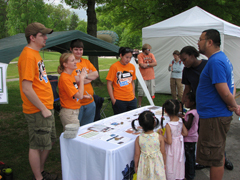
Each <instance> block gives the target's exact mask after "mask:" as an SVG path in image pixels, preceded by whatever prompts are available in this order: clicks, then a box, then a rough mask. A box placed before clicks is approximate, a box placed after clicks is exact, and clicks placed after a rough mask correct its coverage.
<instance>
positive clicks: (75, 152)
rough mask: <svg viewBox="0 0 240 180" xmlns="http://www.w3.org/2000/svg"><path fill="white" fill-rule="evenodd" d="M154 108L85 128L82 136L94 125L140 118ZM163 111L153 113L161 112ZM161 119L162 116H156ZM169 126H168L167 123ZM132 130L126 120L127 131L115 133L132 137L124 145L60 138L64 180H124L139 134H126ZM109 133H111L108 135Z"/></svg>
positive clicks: (81, 138) (80, 138) (110, 118)
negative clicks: (128, 130) (146, 111)
mask: <svg viewBox="0 0 240 180" xmlns="http://www.w3.org/2000/svg"><path fill="white" fill-rule="evenodd" d="M149 107H151V106H145V107H142V108H138V109H135V110H132V111H128V112H126V113H123V114H119V115H115V116H111V117H109V118H106V119H103V120H101V121H97V122H95V123H91V124H88V125H85V126H82V127H80V128H79V130H78V135H79V134H82V133H83V132H86V131H87V128H88V127H90V126H93V125H94V124H98V123H99V124H107V123H111V122H113V121H115V120H118V119H121V120H120V121H122V119H124V118H126V117H127V118H128V119H129V117H131V119H132V118H138V116H137V115H138V114H139V113H141V112H142V111H144V110H148V108H149ZM157 110H161V108H160V107H159V109H156V110H152V111H153V112H154V111H157ZM156 116H157V118H159V120H160V117H161V115H156ZM164 124H165V123H164ZM130 127H131V122H129V121H124V125H123V129H118V130H116V131H115V133H117V134H119V135H122V136H124V137H128V138H131V140H130V141H128V142H126V143H124V144H120V145H119V144H113V143H110V142H107V141H103V140H100V139H95V140H92V139H87V138H83V137H80V136H78V135H77V137H76V138H74V139H65V138H64V137H63V133H62V134H61V136H60V147H61V163H62V178H63V180H122V179H123V175H122V171H123V170H124V169H125V167H126V165H127V164H128V166H130V163H131V161H132V160H133V159H134V142H135V139H136V137H137V135H133V134H129V133H126V132H125V130H127V129H129V128H130ZM108 133H109V132H108Z"/></svg>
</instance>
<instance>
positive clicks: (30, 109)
mask: <svg viewBox="0 0 240 180" xmlns="http://www.w3.org/2000/svg"><path fill="white" fill-rule="evenodd" d="M52 32H53V30H52V29H48V28H46V27H45V26H44V25H43V24H41V23H37V22H35V23H31V24H29V25H28V26H27V28H26V30H25V36H26V39H27V42H28V45H27V46H26V47H24V49H23V51H22V53H21V55H20V57H19V60H18V73H19V85H20V93H21V98H22V101H23V105H22V107H23V113H24V116H25V118H26V120H27V122H28V132H29V162H30V166H31V168H32V172H33V174H34V179H36V180H40V179H57V175H55V174H49V173H48V172H46V171H44V164H45V161H46V159H47V156H48V154H49V151H50V150H51V148H52V144H53V142H55V141H56V130H55V119H54V114H53V113H54V112H53V92H52V87H51V84H50V82H49V80H48V78H47V74H46V69H45V66H44V63H43V60H42V58H41V56H40V54H39V51H40V49H41V48H43V47H44V46H45V44H46V40H47V36H46V34H51V33H52Z"/></svg>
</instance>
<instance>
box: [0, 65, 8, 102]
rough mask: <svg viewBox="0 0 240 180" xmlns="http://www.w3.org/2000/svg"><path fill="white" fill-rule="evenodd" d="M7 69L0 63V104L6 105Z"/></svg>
mask: <svg viewBox="0 0 240 180" xmlns="http://www.w3.org/2000/svg"><path fill="white" fill-rule="evenodd" d="M7 67H8V64H5V63H0V104H8V93H7V83H6V81H7V80H6V78H7V77H6V76H7Z"/></svg>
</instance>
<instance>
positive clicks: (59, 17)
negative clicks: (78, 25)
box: [45, 4, 71, 31]
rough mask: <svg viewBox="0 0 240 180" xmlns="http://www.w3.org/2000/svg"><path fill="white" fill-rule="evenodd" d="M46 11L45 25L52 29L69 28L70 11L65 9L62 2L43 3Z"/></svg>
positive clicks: (64, 29) (61, 29) (62, 29)
mask: <svg viewBox="0 0 240 180" xmlns="http://www.w3.org/2000/svg"><path fill="white" fill-rule="evenodd" d="M45 6H46V12H47V14H48V18H47V23H46V24H45V25H46V26H47V27H49V28H52V29H53V30H54V31H66V30H68V28H69V24H70V18H71V12H70V10H68V9H65V8H64V7H63V5H62V4H59V5H57V6H55V5H49V4H45Z"/></svg>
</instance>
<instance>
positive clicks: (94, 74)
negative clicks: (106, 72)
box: [86, 71, 99, 81]
mask: <svg viewBox="0 0 240 180" xmlns="http://www.w3.org/2000/svg"><path fill="white" fill-rule="evenodd" d="M98 76H99V75H98V72H97V71H93V72H89V73H88V74H87V76H86V79H87V80H91V81H92V80H95V79H97V78H98Z"/></svg>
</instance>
